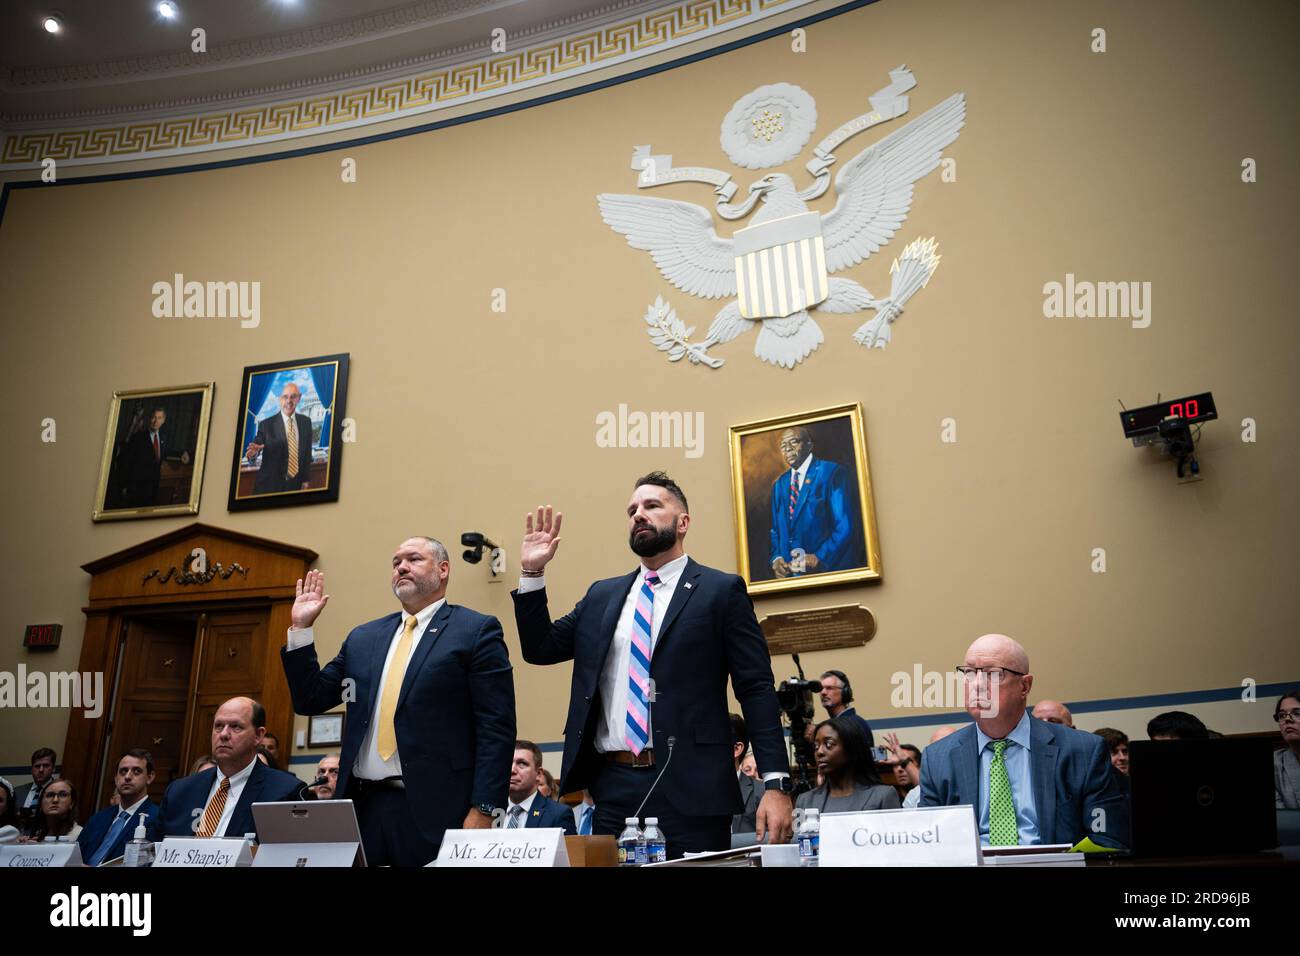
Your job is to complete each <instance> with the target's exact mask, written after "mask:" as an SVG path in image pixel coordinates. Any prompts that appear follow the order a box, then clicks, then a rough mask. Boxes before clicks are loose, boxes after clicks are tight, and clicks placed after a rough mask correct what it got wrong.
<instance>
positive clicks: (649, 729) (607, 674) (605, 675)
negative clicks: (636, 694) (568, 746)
mask: <svg viewBox="0 0 1300 956" xmlns="http://www.w3.org/2000/svg"><path fill="white" fill-rule="evenodd" d="M687 560H688V559H687V556H686V555H684V554H683V555H682V556H681V557H680V558H674V559H673V560H671V561H669V562H668V563H667V564H665V565H664V566H663V567H661V568H660V569H659V570H658V571H656V572H654V573H655V574H657V575H658V576H659V583H658V584H657V585H655V588H654V595H655V600H654V610H653V612H652V613H653V619H652V620H651V622H650V659H651V662H652V665H653V661H654V645H655V642H656V641H658V640H659V627H660V625H662V624H663V619H664V615H665V614H667V613H668V605H669V604H670V603H672V600H673V594H674V593H676V591H677V582H678V581H680V580H681V577H682V571H683V570H684V569H685V568H686V562H687ZM649 573H650V569H649V568H647V567H646V566H645V565H644V564H643V565H641V568H640V569H639V570H638V571H637V576H636V580H635V581H633V582H632V587H631V588H630V589H629V590H628V592H627V598H626V599H625V600H624V601H623V611H622V613H620V614H619V616H618V623H617V624H616V625H615V626H614V640H613V642H612V643H611V644H610V645H609V653H608V654H607V655H606V656H605V664H604V667H602V668H601V672H600V701H601V705H602V707H601V713H600V716H599V717H598V718H597V723H596V739H595V746H596V749H597V750H598V751H600V752H601V753H608V752H611V751H616V750H627V749H628V746H627V687H628V667H629V666H630V662H631V658H632V616H633V614H635V612H636V600H637V597H638V596H639V595H640V593H641V586H642V584H643V583H644V582H645V576H646V575H647V574H649ZM545 586H546V583H545V579H544V578H520V579H519V593H520V594H525V593H527V592H529V591H537V590H540V589H541V588H544V587H545ZM652 690H653V685H652ZM648 711H649V714H648V719H647V723H646V733H647V734H648V735H649V739H650V740H651V741H652V743H651V746H653V741H654V732H653V726H652V724H651V723H650V719H652V718H653V716H654V701H653V699H652V700H651V702H650V707H649V708H648Z"/></svg>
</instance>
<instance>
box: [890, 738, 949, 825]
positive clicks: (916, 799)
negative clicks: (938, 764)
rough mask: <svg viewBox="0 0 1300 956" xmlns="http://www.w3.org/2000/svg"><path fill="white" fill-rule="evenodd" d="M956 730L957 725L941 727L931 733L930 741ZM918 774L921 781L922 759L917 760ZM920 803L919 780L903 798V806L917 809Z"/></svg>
mask: <svg viewBox="0 0 1300 956" xmlns="http://www.w3.org/2000/svg"><path fill="white" fill-rule="evenodd" d="M956 732H957V728H956V727H940V728H939V729H938V730H936V731H935V732H934V733H932V734H931V735H930V743H931V744H932V743H934V742H935V741H936V740H943V738H944V737H947V736H948V735H949V734H955V733H956ZM927 749H928V747H927ZM916 774H917V780H918V781H919V780H920V778H921V766H920V761H918V762H917V767H916ZM920 805H921V785H920V783H919V782H918V783H917V785H916V786H915V787H913V788H912V789H911V790H909V791H907V796H905V797H904V798H903V807H904V808H905V809H907V810H915V809H916V808H917V807H919V806H920Z"/></svg>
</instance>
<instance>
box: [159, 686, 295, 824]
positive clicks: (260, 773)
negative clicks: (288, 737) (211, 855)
mask: <svg viewBox="0 0 1300 956" xmlns="http://www.w3.org/2000/svg"><path fill="white" fill-rule="evenodd" d="M265 733H266V709H265V708H264V707H263V706H262V705H261V704H260V703H258V702H257V701H255V700H252V699H251V698H248V697H234V698H231V699H230V700H228V701H226V702H225V703H223V704H222V705H221V706H220V707H219V708H218V709H217V713H216V715H215V716H214V717H213V720H212V754H213V757H214V758H215V760H216V766H215V767H211V768H209V769H207V770H204V771H201V772H200V773H194V774H190V775H189V776H188V777H182V778H181V779H180V780H177V781H175V782H173V783H172V784H171V785H169V786H168V787H167V792H166V793H165V794H163V799H162V806H161V807H160V808H159V810H158V816H159V821H160V826H161V828H162V834H163V835H164V836H183V837H189V836H200V837H222V836H230V837H242V836H243V835H244V834H246V833H255V832H256V827H255V826H254V823H253V810H252V806H253V804H254V803H263V802H274V801H278V800H298V799H300V798H301V794H302V792H303V791H304V790H305V789H306V787H305V786H304V784H303V782H302V781H301V780H299V779H298V778H297V777H295V776H294V775H293V774H291V773H285V772H284V771H282V770H274V769H272V768H270V767H267V766H264V765H263V764H262V762H261V761H260V760H258V759H257V745H258V744H260V743H261V742H262V737H263V735H264V734H265Z"/></svg>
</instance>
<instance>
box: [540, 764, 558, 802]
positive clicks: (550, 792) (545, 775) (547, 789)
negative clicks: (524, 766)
mask: <svg viewBox="0 0 1300 956" xmlns="http://www.w3.org/2000/svg"><path fill="white" fill-rule="evenodd" d="M537 792H538V793H540V794H541V795H542V796H544V797H545V798H546V799H548V800H558V799H560V797H559V794H557V793H556V792H555V778H554V777H552V776H551V772H550V771H549V770H543V771H542V772H541V775H540V776H539V777H538V778H537Z"/></svg>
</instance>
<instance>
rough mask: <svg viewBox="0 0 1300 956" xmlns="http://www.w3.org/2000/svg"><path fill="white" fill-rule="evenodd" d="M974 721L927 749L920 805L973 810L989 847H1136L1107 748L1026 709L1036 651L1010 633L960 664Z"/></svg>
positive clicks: (978, 647)
mask: <svg viewBox="0 0 1300 956" xmlns="http://www.w3.org/2000/svg"><path fill="white" fill-rule="evenodd" d="M958 670H959V671H960V672H961V674H962V676H963V677H964V679H965V687H966V712H967V713H968V714H970V715H971V717H972V718H973V719H974V721H975V723H974V724H972V725H970V726H968V727H963V728H962V729H961V730H959V731H957V732H956V733H955V734H952V735H950V736H948V737H945V738H943V739H942V740H940V741H938V742H936V743H933V744H931V745H930V746H929V747H927V748H926V751H925V760H924V761H923V762H922V763H921V806H923V807H941V806H952V805H957V804H970V805H971V806H973V807H974V808H975V813H976V818H977V820H978V822H979V832H980V842H981V843H983V844H986V845H990V846H1016V845H1021V846H1025V845H1029V844H1036V843H1069V844H1075V843H1078V842H1079V841H1080V840H1082V839H1083V838H1084V837H1091V838H1092V840H1093V842H1095V843H1097V844H1100V845H1101V846H1107V847H1125V846H1128V844H1129V810H1128V802H1127V801H1126V800H1125V799H1124V796H1123V794H1122V793H1120V789H1119V785H1118V784H1117V783H1116V781H1115V778H1114V775H1113V774H1112V773H1111V768H1110V754H1109V752H1108V751H1107V748H1106V743H1105V741H1103V740H1102V739H1101V738H1100V737H1097V736H1096V735H1094V734H1087V733H1084V732H1083V731H1081V730H1073V729H1071V728H1069V727H1066V726H1064V725H1063V724H1049V723H1047V722H1046V721H1042V720H1034V719H1033V718H1031V717H1030V716H1029V714H1028V712H1027V711H1026V702H1027V701H1028V699H1029V691H1030V688H1031V687H1032V686H1033V682H1034V678H1033V677H1032V676H1031V675H1030V673H1029V655H1028V654H1026V653H1025V649H1024V648H1023V647H1021V646H1020V644H1018V643H1017V642H1016V641H1014V640H1012V639H1011V638H1009V637H1007V636H1006V635H1004V634H985V635H984V636H983V637H981V638H979V639H978V640H977V641H975V643H974V644H972V645H971V646H970V649H969V650H967V651H966V662H965V664H964V665H962V666H961V667H959V668H958Z"/></svg>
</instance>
